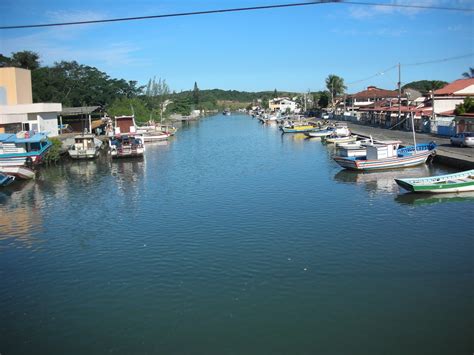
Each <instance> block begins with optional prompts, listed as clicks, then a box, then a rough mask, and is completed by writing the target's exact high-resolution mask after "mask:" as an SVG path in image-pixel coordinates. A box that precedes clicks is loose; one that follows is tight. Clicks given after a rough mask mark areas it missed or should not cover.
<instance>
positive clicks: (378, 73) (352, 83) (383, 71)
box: [346, 64, 398, 85]
mask: <svg viewBox="0 0 474 355" xmlns="http://www.w3.org/2000/svg"><path fill="white" fill-rule="evenodd" d="M397 66H398V64H397V65H394V66H391V67H390V68H387V69H385V70H381V71H379V72H377V73H376V74H374V75H371V76H369V77H367V78H364V79H360V80H356V81H352V82H350V83H347V84H346V85H354V84H358V83H361V82H363V81H367V80H370V79H372V78H375V77H377V76H380V75H384V74H385V73H386V72H388V71H390V70H392V69H395V68H396V67H397Z"/></svg>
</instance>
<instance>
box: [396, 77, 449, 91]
mask: <svg viewBox="0 0 474 355" xmlns="http://www.w3.org/2000/svg"><path fill="white" fill-rule="evenodd" d="M447 84H448V83H447V82H446V81H441V80H419V81H412V82H411V83H408V84H406V85H403V86H402V89H407V88H410V89H415V90H418V91H420V92H421V93H423V94H427V93H428V92H430V90H438V89H441V88H442V87H443V86H445V85H447Z"/></svg>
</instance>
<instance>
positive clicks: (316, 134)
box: [305, 128, 334, 138]
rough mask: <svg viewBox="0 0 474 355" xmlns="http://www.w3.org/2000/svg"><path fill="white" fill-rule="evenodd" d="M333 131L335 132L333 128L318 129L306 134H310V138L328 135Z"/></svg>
mask: <svg viewBox="0 0 474 355" xmlns="http://www.w3.org/2000/svg"><path fill="white" fill-rule="evenodd" d="M333 133H334V129H333V128H327V129H321V130H316V131H313V132H306V133H305V135H306V136H308V137H309V138H316V137H327V136H330V135H331V134H333Z"/></svg>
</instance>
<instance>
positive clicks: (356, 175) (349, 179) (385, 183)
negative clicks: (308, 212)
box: [334, 164, 433, 193]
mask: <svg viewBox="0 0 474 355" xmlns="http://www.w3.org/2000/svg"><path fill="white" fill-rule="evenodd" d="M430 175H433V171H432V169H430V167H429V166H428V165H426V164H424V165H420V166H418V167H413V168H409V169H400V170H398V169H397V170H387V171H380V172H359V171H353V170H346V169H343V170H341V171H339V172H338V173H337V174H336V175H334V180H336V181H338V182H342V183H353V184H362V185H364V187H365V188H366V189H367V190H368V191H369V192H386V193H397V192H398V191H399V188H398V185H397V184H396V182H395V179H396V178H400V177H403V178H414V177H422V176H430Z"/></svg>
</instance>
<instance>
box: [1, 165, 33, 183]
mask: <svg viewBox="0 0 474 355" xmlns="http://www.w3.org/2000/svg"><path fill="white" fill-rule="evenodd" d="M0 173H3V174H7V175H12V176H14V177H16V178H18V179H25V180H28V179H34V178H35V177H36V172H35V171H34V170H33V169H30V168H27V167H26V166H0Z"/></svg>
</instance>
